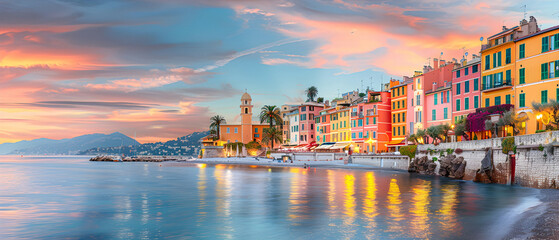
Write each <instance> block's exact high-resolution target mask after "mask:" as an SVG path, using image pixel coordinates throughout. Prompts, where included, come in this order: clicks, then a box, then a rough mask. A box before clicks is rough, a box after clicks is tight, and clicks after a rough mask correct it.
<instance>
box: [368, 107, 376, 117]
mask: <svg viewBox="0 0 559 240" xmlns="http://www.w3.org/2000/svg"><path fill="white" fill-rule="evenodd" d="M375 115H377V110H376V109H374V108H373V109H369V110H367V116H375Z"/></svg>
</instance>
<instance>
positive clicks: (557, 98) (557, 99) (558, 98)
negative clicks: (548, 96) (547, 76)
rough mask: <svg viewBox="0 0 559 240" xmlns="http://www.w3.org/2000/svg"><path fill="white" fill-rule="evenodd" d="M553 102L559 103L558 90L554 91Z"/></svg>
mask: <svg viewBox="0 0 559 240" xmlns="http://www.w3.org/2000/svg"><path fill="white" fill-rule="evenodd" d="M555 101H557V102H559V88H556V89H555Z"/></svg>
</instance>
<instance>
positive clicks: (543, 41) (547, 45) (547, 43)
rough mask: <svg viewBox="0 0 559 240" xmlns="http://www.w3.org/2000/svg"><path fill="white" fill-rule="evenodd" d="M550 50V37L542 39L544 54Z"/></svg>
mask: <svg viewBox="0 0 559 240" xmlns="http://www.w3.org/2000/svg"><path fill="white" fill-rule="evenodd" d="M548 50H549V37H543V38H542V52H547V51H548Z"/></svg>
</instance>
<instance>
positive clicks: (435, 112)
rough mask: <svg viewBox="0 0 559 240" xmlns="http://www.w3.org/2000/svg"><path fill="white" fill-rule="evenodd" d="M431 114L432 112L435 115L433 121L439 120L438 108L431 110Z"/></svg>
mask: <svg viewBox="0 0 559 240" xmlns="http://www.w3.org/2000/svg"><path fill="white" fill-rule="evenodd" d="M431 114H432V116H433V117H432V119H433V121H435V120H437V110H435V109H433V111H432V112H431Z"/></svg>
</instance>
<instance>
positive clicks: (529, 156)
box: [416, 131, 559, 188]
mask: <svg viewBox="0 0 559 240" xmlns="http://www.w3.org/2000/svg"><path fill="white" fill-rule="evenodd" d="M514 138H515V145H516V146H517V149H516V154H515V156H516V161H515V171H514V176H515V177H514V183H517V184H519V185H521V186H526V187H536V188H558V186H557V185H558V184H559V149H558V148H559V142H558V141H559V131H554V132H544V133H537V134H530V135H523V136H516V137H514ZM502 139H503V138H494V139H485V140H472V141H462V142H452V143H441V144H439V145H437V146H434V145H433V144H424V145H419V146H418V147H417V154H416V158H417V157H423V156H427V157H428V158H429V159H433V157H437V158H440V156H439V154H434V155H431V154H429V153H428V150H429V149H431V150H437V151H440V150H446V149H456V148H460V149H462V150H463V152H462V153H461V154H456V153H453V154H454V155H456V156H457V157H463V158H464V160H465V161H466V162H467V164H466V171H465V176H464V179H465V180H474V178H475V177H476V172H477V171H478V169H480V168H481V160H482V159H483V158H484V156H485V153H486V151H485V149H486V148H488V147H490V148H491V149H492V150H491V151H493V165H494V167H495V168H496V169H497V170H498V171H499V172H501V173H503V174H504V175H502V176H499V179H498V180H497V182H499V183H510V182H511V181H510V176H511V174H513V173H512V167H511V162H510V159H509V158H508V154H504V153H503V152H502V147H501V142H502ZM540 145H542V146H543V147H544V151H541V150H540V149H539V146H540ZM445 155H446V153H445Z"/></svg>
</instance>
